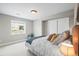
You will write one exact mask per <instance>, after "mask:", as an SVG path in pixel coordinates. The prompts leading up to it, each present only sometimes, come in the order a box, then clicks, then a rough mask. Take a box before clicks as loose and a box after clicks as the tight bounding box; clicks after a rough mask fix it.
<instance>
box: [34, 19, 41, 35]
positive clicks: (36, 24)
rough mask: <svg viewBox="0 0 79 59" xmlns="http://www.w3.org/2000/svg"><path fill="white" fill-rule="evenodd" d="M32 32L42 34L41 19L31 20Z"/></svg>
mask: <svg viewBox="0 0 79 59" xmlns="http://www.w3.org/2000/svg"><path fill="white" fill-rule="evenodd" d="M33 33H34V36H41V35H42V21H41V20H36V21H33Z"/></svg>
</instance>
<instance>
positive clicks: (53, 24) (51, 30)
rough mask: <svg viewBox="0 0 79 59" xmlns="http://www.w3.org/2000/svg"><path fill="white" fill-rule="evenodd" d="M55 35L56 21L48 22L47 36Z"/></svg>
mask: <svg viewBox="0 0 79 59" xmlns="http://www.w3.org/2000/svg"><path fill="white" fill-rule="evenodd" d="M51 33H57V20H49V21H48V24H47V34H51Z"/></svg>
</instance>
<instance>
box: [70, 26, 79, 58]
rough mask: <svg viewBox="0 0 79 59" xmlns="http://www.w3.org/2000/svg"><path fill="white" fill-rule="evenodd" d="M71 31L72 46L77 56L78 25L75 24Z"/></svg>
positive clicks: (78, 41) (78, 43)
mask: <svg viewBox="0 0 79 59" xmlns="http://www.w3.org/2000/svg"><path fill="white" fill-rule="evenodd" d="M72 31H73V34H72V35H73V36H72V37H73V38H72V41H73V47H74V50H75V54H76V55H77V56H79V25H75V26H74V27H73V29H72Z"/></svg>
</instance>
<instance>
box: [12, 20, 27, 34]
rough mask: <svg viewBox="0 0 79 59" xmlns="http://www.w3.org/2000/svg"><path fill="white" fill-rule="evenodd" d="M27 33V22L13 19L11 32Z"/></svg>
mask: <svg viewBox="0 0 79 59" xmlns="http://www.w3.org/2000/svg"><path fill="white" fill-rule="evenodd" d="M25 33H26V23H25V22H23V21H15V20H12V21H11V34H12V35H16V34H25Z"/></svg>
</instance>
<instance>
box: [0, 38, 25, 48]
mask: <svg viewBox="0 0 79 59" xmlns="http://www.w3.org/2000/svg"><path fill="white" fill-rule="evenodd" d="M24 41H25V39H23V40H17V41H13V42H7V43H1V44H0V47H3V46H8V45H12V44H16V43H20V42H24Z"/></svg>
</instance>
